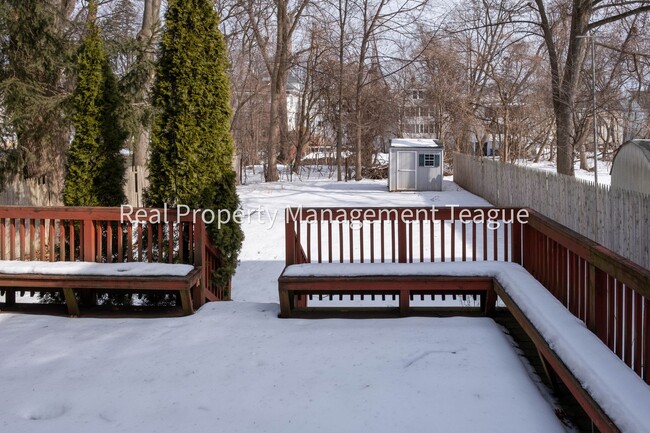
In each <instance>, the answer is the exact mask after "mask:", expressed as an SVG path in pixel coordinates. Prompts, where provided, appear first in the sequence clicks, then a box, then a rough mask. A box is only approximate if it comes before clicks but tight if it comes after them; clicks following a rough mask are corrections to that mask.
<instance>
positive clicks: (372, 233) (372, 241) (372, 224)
mask: <svg viewBox="0 0 650 433" xmlns="http://www.w3.org/2000/svg"><path fill="white" fill-rule="evenodd" d="M375 224H376V221H370V263H375Z"/></svg>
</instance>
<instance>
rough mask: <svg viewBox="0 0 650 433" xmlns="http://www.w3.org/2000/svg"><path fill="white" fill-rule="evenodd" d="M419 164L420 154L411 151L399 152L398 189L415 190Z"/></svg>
mask: <svg viewBox="0 0 650 433" xmlns="http://www.w3.org/2000/svg"><path fill="white" fill-rule="evenodd" d="M417 163H418V153H417V152H411V151H408V152H407V151H398V152H397V189H399V190H414V189H415V177H416V170H417V168H418V167H417Z"/></svg>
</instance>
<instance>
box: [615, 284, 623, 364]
mask: <svg viewBox="0 0 650 433" xmlns="http://www.w3.org/2000/svg"><path fill="white" fill-rule="evenodd" d="M623 323H624V321H623V283H621V282H620V281H618V280H616V351H615V353H616V354H617V355H618V357H619V358H621V359H623Z"/></svg>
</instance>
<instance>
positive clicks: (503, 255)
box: [285, 207, 521, 265]
mask: <svg viewBox="0 0 650 433" xmlns="http://www.w3.org/2000/svg"><path fill="white" fill-rule="evenodd" d="M520 211H521V210H520V209H515V208H508V209H495V208H457V207H454V208H451V207H444V208H435V207H430V208H369V207H365V208H289V209H287V210H286V212H285V224H286V225H285V236H286V264H287V265H292V264H299V263H332V262H334V263H389V262H390V263H413V262H445V261H484V260H501V261H517V262H518V261H520V257H521V237H520V235H521V228H520V223H519V222H518V220H517V213H518V212H520Z"/></svg>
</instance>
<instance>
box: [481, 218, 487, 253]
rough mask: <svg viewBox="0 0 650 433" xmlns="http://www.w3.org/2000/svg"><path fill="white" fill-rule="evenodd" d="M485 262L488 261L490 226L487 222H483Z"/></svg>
mask: <svg viewBox="0 0 650 433" xmlns="http://www.w3.org/2000/svg"><path fill="white" fill-rule="evenodd" d="M482 225H483V227H482V228H483V261H487V259H488V243H487V240H488V236H487V230H488V225H487V221H483V224H482Z"/></svg>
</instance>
